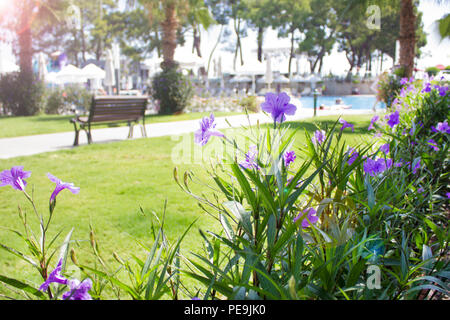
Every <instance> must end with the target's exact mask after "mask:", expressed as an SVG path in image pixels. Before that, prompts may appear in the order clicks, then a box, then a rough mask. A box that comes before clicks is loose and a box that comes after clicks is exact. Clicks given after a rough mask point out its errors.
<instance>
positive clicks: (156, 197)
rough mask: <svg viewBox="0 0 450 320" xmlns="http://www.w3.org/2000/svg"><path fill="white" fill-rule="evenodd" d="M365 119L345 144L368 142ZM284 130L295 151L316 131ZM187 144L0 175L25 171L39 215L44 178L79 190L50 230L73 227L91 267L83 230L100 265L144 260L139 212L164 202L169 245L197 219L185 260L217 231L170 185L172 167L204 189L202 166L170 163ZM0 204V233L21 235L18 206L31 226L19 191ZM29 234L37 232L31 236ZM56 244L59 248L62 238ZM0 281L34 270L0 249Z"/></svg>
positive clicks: (3, 238)
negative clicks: (207, 233) (204, 235)
mask: <svg viewBox="0 0 450 320" xmlns="http://www.w3.org/2000/svg"><path fill="white" fill-rule="evenodd" d="M370 118H371V116H369V115H368V116H346V117H345V119H346V120H347V121H349V122H351V123H353V124H355V132H354V133H352V132H351V131H350V129H346V130H345V133H344V135H345V139H347V141H348V143H349V145H356V144H359V143H361V142H364V141H366V140H367V139H370V137H371V136H369V135H368V134H367V133H368V132H367V127H368V125H369V122H370ZM3 120H8V119H2V121H3ZM335 120H336V117H331V116H330V117H321V118H317V119H316V121H317V122H319V124H321V125H324V124H331V123H333V122H334V121H335ZM291 126H292V127H298V128H299V129H300V130H299V132H298V134H297V135H296V145H295V146H297V145H300V144H302V140H303V139H304V130H307V131H309V132H313V131H314V130H315V126H314V124H313V122H312V121H311V120H306V121H301V122H295V123H291ZM2 130H4V129H3V128H2ZM242 133H243V132H241V129H230V130H228V131H227V132H226V134H227V135H228V136H230V135H236V136H239V135H241V134H242ZM192 140H193V134H190V135H185V136H183V137H182V139H179V138H178V139H174V138H172V137H161V138H149V139H136V140H128V141H121V142H114V143H105V144H95V143H94V144H92V145H87V146H81V147H78V148H75V149H71V150H62V151H58V152H52V153H45V154H41V155H34V156H29V157H18V158H14V159H7V160H0V171H1V170H5V169H9V168H11V167H12V166H15V165H21V166H24V169H25V170H29V171H32V175H31V177H30V178H29V179H28V186H27V190H28V191H29V192H30V193H31V192H32V189H33V187H34V197H35V200H36V203H37V206H38V210H40V211H41V212H42V213H44V214H47V212H48V199H49V196H50V194H51V192H52V191H53V188H54V184H53V183H52V182H50V181H49V180H48V178H47V176H46V174H47V172H50V173H52V174H53V175H55V176H56V177H58V178H60V179H61V180H63V181H68V182H73V183H74V184H75V185H76V186H79V187H80V188H81V191H80V193H79V194H78V195H73V194H71V193H70V192H69V191H67V190H64V191H63V192H62V193H60V195H59V196H58V203H57V207H56V212H55V216H54V220H53V224H52V226H51V234H53V235H54V234H56V232H57V231H59V230H60V229H64V232H63V233H64V234H65V233H67V232H68V231H69V230H70V229H71V228H72V227H74V228H75V231H74V234H73V239H77V240H79V242H78V243H77V244H74V247H75V250H76V252H77V257H78V260H80V261H91V260H90V259H91V256H90V254H88V252H89V250H88V249H89V245H88V244H89V242H88V239H89V225H90V224H91V225H92V226H93V228H94V229H95V232H96V236H97V238H98V242H99V246H100V249H101V253H102V255H103V257H104V258H105V259H106V260H108V261H111V262H112V261H114V260H113V258H112V252H117V253H118V254H119V255H120V256H121V257H122V258H124V259H128V258H131V255H132V254H135V255H137V256H139V257H141V258H143V257H144V256H145V251H144V250H143V249H142V248H141V247H140V246H139V245H138V244H137V242H136V240H139V241H142V242H143V243H146V244H147V245H150V244H151V242H152V239H151V237H150V223H149V219H148V218H147V217H145V216H144V215H142V214H141V213H140V207H142V208H143V210H144V212H147V213H148V214H149V215H150V212H152V211H154V212H156V213H158V214H161V213H162V209H163V206H164V202H165V200H166V199H167V201H168V204H167V210H166V219H165V229H166V233H167V236H168V238H169V240H171V241H174V240H176V238H177V237H179V236H180V235H181V234H182V233H183V231H184V230H185V229H186V228H187V227H188V225H189V224H190V223H192V222H193V221H194V220H195V219H197V218H198V220H197V222H196V224H195V227H194V229H193V230H191V232H190V233H189V234H188V236H187V238H186V239H185V241H184V242H183V245H182V250H183V252H184V254H185V255H187V256H189V252H190V251H198V250H200V248H201V241H200V239H201V238H200V236H199V233H198V232H197V229H198V228H201V229H203V230H216V231H217V230H219V226H218V224H217V223H216V221H215V220H214V219H212V218H211V217H209V216H207V215H206V214H204V213H202V211H201V209H200V208H199V207H198V206H197V204H196V201H195V200H194V199H192V198H191V197H190V196H188V195H187V194H185V193H184V192H183V191H182V190H181V189H180V188H179V187H178V186H177V185H176V183H175V182H174V179H173V169H174V167H175V166H178V167H179V172H180V174H182V173H183V171H184V170H186V169H191V170H193V171H194V172H195V173H196V175H197V176H198V177H199V178H201V179H204V180H205V181H207V182H208V177H207V175H206V173H205V168H204V164H203V163H201V162H198V163H194V164H189V163H184V164H183V163H182V164H176V163H174V161H173V159H175V160H177V161H178V160H179V159H178V158H177V157H176V156H174V150H176V149H177V148H179V147H180V143H185V142H186V141H187V143H189V142H190V141H192ZM210 144H211V146H214V145H218V144H220V141H219V138H215V137H214V138H212V140H211V141H210ZM295 146H294V147H295ZM195 148H197V147H192V148H189V149H190V150H191V151H192V150H194V152H193V154H195V150H198V149H195ZM204 189H205V187H203V188H202V187H200V186H195V185H194V186H193V190H194V191H200V190H204ZM0 199H1V201H0V217H1V222H0V226H3V227H8V228H14V229H17V230H22V227H21V224H20V220H19V218H18V209H17V208H18V205H20V206H21V207H23V208H24V209H25V210H26V211H27V213H28V217H29V220H30V222H31V221H34V218H35V217H34V214H33V212H32V211H31V207H30V206H29V205H28V204H27V201H26V199H25V197H24V196H23V194H22V193H21V192H19V191H16V190H13V189H12V188H11V187H9V186H7V187H2V188H0ZM35 230H36V233H38V229H35ZM63 236H64V235H63ZM60 241H61V242H62V241H63V237H62V238H61V239H60ZM61 242H60V243H61ZM0 243H3V244H6V245H8V246H11V247H15V248H16V247H17V248H20V249H21V250H24V249H25V247H24V245H23V243H22V242H21V241H20V239H19V238H18V237H16V236H14V235H13V234H12V233H10V232H8V231H6V230H3V229H0ZM0 274H2V275H6V276H9V277H17V278H20V279H29V280H30V281H34V282H35V283H39V282H40V278H39V277H38V276H37V274H36V272H35V270H33V269H31V267H29V266H28V265H26V264H25V263H24V262H23V261H22V260H20V259H19V258H17V257H15V256H13V255H11V254H9V253H7V252H5V251H3V250H0ZM1 292H2V288H1V286H0V293H1Z"/></svg>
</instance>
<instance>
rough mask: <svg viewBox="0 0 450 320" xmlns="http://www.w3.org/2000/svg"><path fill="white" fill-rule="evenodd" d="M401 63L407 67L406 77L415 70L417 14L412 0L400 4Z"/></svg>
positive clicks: (404, 0) (402, 0)
mask: <svg viewBox="0 0 450 320" xmlns="http://www.w3.org/2000/svg"><path fill="white" fill-rule="evenodd" d="M399 41H400V65H401V66H402V67H404V68H405V77H408V78H409V77H411V76H412V74H413V70H414V57H415V48H416V16H415V14H414V4H413V1H412V0H401V4H400V37H399Z"/></svg>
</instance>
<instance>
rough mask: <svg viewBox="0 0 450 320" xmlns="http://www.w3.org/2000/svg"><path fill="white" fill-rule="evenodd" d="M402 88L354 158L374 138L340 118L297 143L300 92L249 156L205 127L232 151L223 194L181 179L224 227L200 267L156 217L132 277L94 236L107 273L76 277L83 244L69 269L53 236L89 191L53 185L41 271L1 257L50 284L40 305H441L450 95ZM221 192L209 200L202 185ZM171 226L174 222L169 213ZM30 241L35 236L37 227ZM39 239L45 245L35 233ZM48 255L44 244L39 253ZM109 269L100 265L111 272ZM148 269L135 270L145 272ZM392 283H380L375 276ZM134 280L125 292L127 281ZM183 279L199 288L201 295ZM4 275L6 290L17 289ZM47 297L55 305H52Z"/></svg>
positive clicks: (199, 138) (271, 112)
mask: <svg viewBox="0 0 450 320" xmlns="http://www.w3.org/2000/svg"><path fill="white" fill-rule="evenodd" d="M402 82H403V84H402V89H401V90H400V93H399V95H398V96H397V97H396V98H395V101H393V102H392V108H391V109H390V110H389V111H388V113H387V114H386V115H375V116H374V117H373V118H372V119H371V121H370V124H368V126H367V127H366V128H362V130H366V131H367V132H368V133H372V134H373V136H372V137H373V138H372V140H371V141H365V142H361V143H359V144H351V145H349V144H348V143H347V141H346V140H345V139H344V137H345V136H344V133H349V134H356V132H357V131H358V130H361V128H355V125H354V124H352V123H350V122H348V121H346V120H345V119H343V118H339V119H338V120H337V121H336V122H334V123H333V124H332V125H325V126H317V128H316V129H315V130H314V132H312V133H311V134H310V133H309V132H307V131H305V134H304V137H305V138H304V139H303V140H301V141H295V139H296V137H298V135H297V133H298V129H296V128H295V126H293V125H292V124H290V123H289V122H287V120H288V117H289V116H290V115H293V114H295V112H296V111H297V110H296V106H295V105H293V104H291V103H290V97H289V96H288V95H287V94H286V93H280V94H275V93H269V94H267V95H266V99H265V102H264V103H263V104H262V105H261V109H262V110H263V111H264V112H266V113H267V116H269V117H271V119H272V120H273V121H272V124H270V125H265V126H262V125H259V124H258V125H257V126H255V127H249V128H248V129H247V131H246V133H247V136H248V144H247V145H245V146H242V145H239V144H238V143H237V140H235V138H233V137H232V136H229V135H228V134H227V135H225V134H224V133H223V132H221V131H219V130H217V129H216V125H215V119H214V115H213V114H211V115H210V116H209V117H205V118H203V119H202V120H201V121H200V124H199V129H198V130H197V131H196V132H195V133H194V142H195V143H197V144H198V145H199V146H202V147H203V146H205V145H207V144H208V143H211V140H216V141H219V142H221V143H223V144H226V145H229V146H231V151H230V148H228V149H227V150H228V153H226V154H224V156H223V159H219V161H217V162H213V160H211V167H210V170H209V174H210V176H211V181H212V182H213V184H211V183H208V184H205V183H203V182H202V181H199V180H198V179H196V177H195V174H194V172H192V171H186V172H185V173H184V176H183V178H181V177H180V176H179V172H178V169H177V168H175V169H174V179H175V181H176V183H177V184H178V185H179V186H180V188H181V189H182V190H183V191H184V192H186V193H187V194H189V195H191V196H192V197H194V198H195V199H196V200H197V201H198V203H199V206H200V208H201V209H202V210H204V212H206V213H207V214H209V215H210V216H212V217H213V218H214V219H216V221H217V223H218V225H219V226H221V228H222V230H221V231H220V232H215V231H207V232H204V231H203V230H200V231H199V232H200V236H201V239H202V240H203V241H204V248H205V250H204V252H201V253H194V254H192V255H191V256H190V257H189V256H187V255H185V254H182V253H181V251H180V244H181V242H182V240H183V238H184V237H185V235H186V234H187V233H188V232H189V231H190V228H191V227H192V225H191V226H189V228H188V229H187V230H186V231H185V232H184V233H183V235H182V236H181V237H180V238H179V239H178V241H177V242H176V243H175V244H172V245H171V244H170V243H169V242H168V241H167V238H166V237H165V234H164V230H163V225H164V217H163V218H162V219H160V218H159V217H157V216H156V215H155V216H154V218H153V219H154V220H156V221H157V223H158V231H157V232H154V242H153V245H152V246H151V247H148V248H147V247H145V249H146V251H147V252H148V255H147V257H146V258H145V259H140V258H139V257H136V256H134V255H133V259H131V260H124V259H123V258H122V257H121V256H119V255H118V254H117V253H113V257H114V259H115V261H116V262H117V263H118V264H119V267H118V268H117V267H111V266H110V265H108V263H107V262H106V261H105V259H103V257H102V256H101V255H100V251H99V248H98V243H97V242H96V240H95V237H94V234H93V231H91V234H90V236H91V239H90V240H91V241H90V243H91V247H92V249H93V252H94V255H95V259H96V264H95V267H92V266H88V265H82V264H79V263H78V262H77V259H76V257H75V256H74V251H73V250H71V251H70V252H71V258H72V262H73V263H74V264H75V265H76V266H78V267H79V268H80V270H81V271H82V272H83V273H84V274H85V275H86V276H85V277H84V279H83V280H82V281H80V277H78V278H76V279H69V278H67V276H66V275H65V273H64V270H65V265H66V261H67V256H68V252H69V242H70V238H71V233H72V231H71V232H70V233H69V234H68V235H67V237H66V239H65V241H64V244H63V245H62V246H61V249H60V255H59V256H60V257H59V260H58V262H57V265H56V267H55V268H54V269H53V271H49V270H51V268H49V266H50V264H51V260H52V259H51V257H53V254H54V252H53V253H52V254H50V255H48V253H47V252H48V249H49V248H50V247H51V244H53V243H54V241H52V242H51V243H50V244H49V245H48V246H46V245H45V243H46V242H45V235H46V231H47V228H48V225H49V223H50V220H51V217H52V215H53V213H54V210H55V204H56V199H57V196H58V194H59V193H60V192H61V191H62V190H64V189H67V190H69V191H71V192H72V193H78V192H79V188H77V187H75V186H74V185H73V184H71V183H66V182H62V181H61V180H60V179H58V178H56V177H54V176H53V175H51V174H48V178H49V179H50V180H51V181H52V182H54V183H55V184H56V186H55V189H54V191H53V193H52V194H51V196H50V199H49V208H50V215H49V217H48V219H47V221H45V220H44V218H43V217H42V216H40V215H39V214H38V213H37V211H36V215H37V217H38V219H39V221H40V226H41V241H37V239H34V237H33V236H31V237H30V238H27V237H25V236H24V238H25V239H28V241H29V244H30V245H31V248H32V250H31V251H32V252H33V254H34V255H35V258H37V262H35V261H34V260H33V259H32V258H30V257H28V256H26V255H24V254H22V253H19V252H18V251H16V250H14V249H12V248H9V247H7V246H5V245H1V246H0V248H3V249H5V250H7V251H9V252H10V253H13V254H15V255H17V256H20V257H21V258H23V259H25V260H26V261H27V262H29V263H31V264H32V265H33V266H35V267H36V268H37V269H38V270H39V272H40V274H41V276H42V284H40V287H39V288H38V289H36V288H35V287H33V286H31V285H28V284H25V283H22V282H20V285H18V286H17V287H20V288H21V290H23V288H26V290H25V291H27V292H28V293H31V294H33V295H34V296H35V297H38V298H41V299H44V298H51V299H55V298H61V299H83V300H86V299H91V298H92V299H102V298H104V296H103V292H105V291H104V290H105V288H107V289H108V291H109V292H112V294H115V295H116V297H117V298H122V294H121V293H122V292H125V293H126V295H127V297H129V298H132V299H161V298H163V297H164V298H170V299H182V298H187V299H193V300H200V299H201V300H217V299H237V300H243V299H248V300H258V299H355V300H359V299H434V298H442V297H444V296H446V295H447V296H448V292H449V286H448V278H449V276H448V274H449V271H450V270H449V266H448V260H447V259H448V212H449V207H448V199H449V198H450V190H449V189H448V188H449V185H448V174H449V172H450V171H449V170H448V163H449V161H448V148H449V133H450V128H449V113H448V105H449V93H448V89H447V86H446V85H442V84H441V83H439V84H438V83H431V82H430V84H428V82H427V83H423V84H422V83H416V82H414V81H412V80H411V79H403V80H402ZM30 175H31V173H30V172H27V171H24V169H23V167H13V168H11V169H10V170H5V171H3V172H2V173H1V175H0V181H1V184H0V186H11V187H13V188H14V189H16V190H18V191H20V192H23V193H24V194H25V196H26V198H27V199H28V200H29V201H31V202H32V203H33V199H32V198H31V197H30V196H29V195H28V194H27V193H26V191H25V190H26V188H27V179H29V178H30ZM197 182H198V183H200V184H201V186H203V187H204V186H205V185H207V186H208V188H209V190H211V192H209V193H207V194H206V193H203V192H202V193H201V194H197V193H195V192H194V191H193V190H198V189H197V188H192V186H191V184H193V183H197ZM164 214H165V209H164ZM24 225H25V226H26V228H29V227H28V226H27V224H26V223H24ZM27 234H32V233H31V232H27ZM37 243H40V245H38V244H37ZM97 262H98V263H97ZM132 262H134V263H132ZM373 267H375V268H377V270H379V275H378V278H377V279H376V281H375V282H371V281H372V280H371V278H370V277H368V270H372V269H373ZM123 272H124V273H125V274H126V275H128V279H129V281H128V282H127V281H125V280H123V277H121V276H120V273H123ZM182 275H183V276H185V277H190V278H191V279H194V280H195V281H196V283H197V284H198V286H196V287H195V290H194V291H192V289H189V288H188V286H185V285H184V284H183V279H184V278H182ZM13 280H14V279H9V278H7V277H5V276H1V275H0V281H2V282H5V283H7V284H9V285H13V284H17V282H15V280H14V281H13ZM44 293H46V295H44Z"/></svg>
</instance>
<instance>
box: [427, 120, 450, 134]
mask: <svg viewBox="0 0 450 320" xmlns="http://www.w3.org/2000/svg"><path fill="white" fill-rule="evenodd" d="M431 131H433V132H442V133H450V126H449V125H448V123H447V120H445V121H444V122H438V124H437V125H436V127H434V126H431Z"/></svg>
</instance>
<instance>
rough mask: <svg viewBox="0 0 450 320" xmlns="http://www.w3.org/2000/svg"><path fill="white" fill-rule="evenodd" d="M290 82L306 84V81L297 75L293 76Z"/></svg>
mask: <svg viewBox="0 0 450 320" xmlns="http://www.w3.org/2000/svg"><path fill="white" fill-rule="evenodd" d="M291 81H292V82H308V80H307V79H306V78H305V77H302V76H301V75H299V74H296V75H295V76H293V77H292V79H291Z"/></svg>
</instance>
